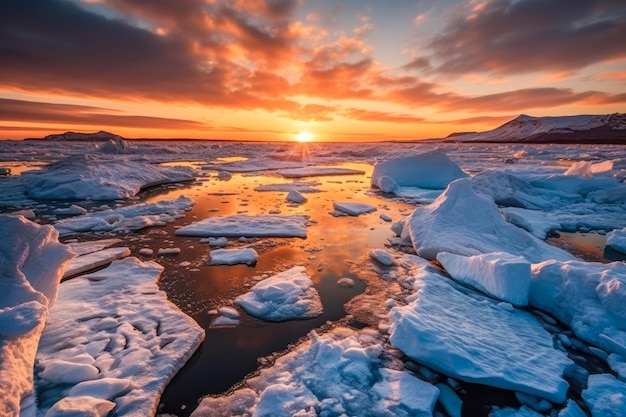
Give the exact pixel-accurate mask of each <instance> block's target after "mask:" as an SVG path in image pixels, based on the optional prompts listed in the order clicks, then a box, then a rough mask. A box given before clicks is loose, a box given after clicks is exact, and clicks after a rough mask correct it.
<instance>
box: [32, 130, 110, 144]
mask: <svg viewBox="0 0 626 417" xmlns="http://www.w3.org/2000/svg"><path fill="white" fill-rule="evenodd" d="M44 139H45V140H51V141H64V140H68V141H87V142H90V141H94V142H106V141H108V140H110V139H113V140H119V139H122V137H121V136H119V135H115V134H113V133H109V132H105V131H104V130H101V131H99V132H96V133H79V132H65V133H59V134H53V135H48V136H46V137H45V138H44Z"/></svg>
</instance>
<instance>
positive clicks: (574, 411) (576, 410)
mask: <svg viewBox="0 0 626 417" xmlns="http://www.w3.org/2000/svg"><path fill="white" fill-rule="evenodd" d="M558 417H587V414H586V413H585V412H584V411H583V410H581V408H580V407H579V406H578V404H576V403H575V402H574V401H572V400H567V405H566V406H565V408H563V409H562V410H561V411H559V416H558Z"/></svg>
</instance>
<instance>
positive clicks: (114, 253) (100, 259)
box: [63, 247, 130, 278]
mask: <svg viewBox="0 0 626 417" xmlns="http://www.w3.org/2000/svg"><path fill="white" fill-rule="evenodd" d="M127 256H130V249H128V248H126V247H121V248H109V249H103V250H101V251H98V252H92V253H88V254H87V255H82V256H78V257H76V258H74V259H72V260H71V262H70V264H69V265H68V267H67V269H66V270H65V273H64V274H63V278H67V277H71V276H74V275H78V274H80V273H83V272H85V271H90V270H92V269H96V268H99V267H101V266H103V265H106V264H110V263H111V262H113V261H114V260H116V259H122V258H125V257H127Z"/></svg>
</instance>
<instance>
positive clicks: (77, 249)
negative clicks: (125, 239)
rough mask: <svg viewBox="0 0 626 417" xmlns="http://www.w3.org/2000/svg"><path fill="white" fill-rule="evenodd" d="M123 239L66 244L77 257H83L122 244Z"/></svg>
mask: <svg viewBox="0 0 626 417" xmlns="http://www.w3.org/2000/svg"><path fill="white" fill-rule="evenodd" d="M121 242H122V239H116V238H112V239H100V240H92V241H88V242H66V243H65V244H66V245H67V247H68V248H70V249H71V250H72V252H74V253H75V254H76V255H78V256H82V255H86V254H88V253H92V252H98V251H101V250H102V249H105V248H108V247H109V246H113V245H115V244H117V243H121Z"/></svg>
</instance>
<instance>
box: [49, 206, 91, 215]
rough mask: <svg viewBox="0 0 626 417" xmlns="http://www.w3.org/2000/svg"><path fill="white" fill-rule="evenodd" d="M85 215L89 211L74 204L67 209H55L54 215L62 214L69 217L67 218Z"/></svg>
mask: <svg viewBox="0 0 626 417" xmlns="http://www.w3.org/2000/svg"><path fill="white" fill-rule="evenodd" d="M85 213H87V209H85V208H83V207H81V206H78V205H76V204H72V205H71V206H69V207H67V208H58V209H54V214H62V215H67V216H77V215H79V214H85Z"/></svg>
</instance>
